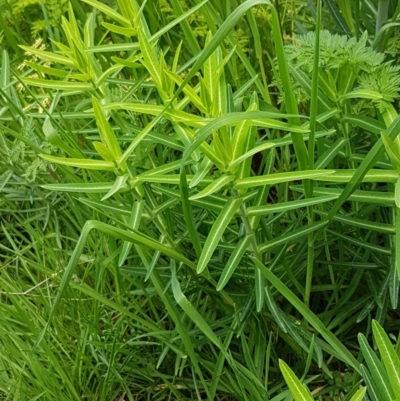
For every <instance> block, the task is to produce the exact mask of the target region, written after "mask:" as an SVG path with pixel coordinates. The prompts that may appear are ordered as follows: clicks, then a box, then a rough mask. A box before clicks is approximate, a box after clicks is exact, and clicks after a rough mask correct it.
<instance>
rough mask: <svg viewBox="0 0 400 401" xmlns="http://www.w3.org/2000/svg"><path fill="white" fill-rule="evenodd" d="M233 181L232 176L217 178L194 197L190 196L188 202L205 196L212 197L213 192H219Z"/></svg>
mask: <svg viewBox="0 0 400 401" xmlns="http://www.w3.org/2000/svg"><path fill="white" fill-rule="evenodd" d="M234 179H235V177H234V176H233V175H222V176H221V177H219V178H217V179H216V180H215V181H214V182H212V183H211V184H210V185H207V187H205V188H204V189H203V190H202V191H200V192H198V193H197V194H196V195H192V196H191V197H190V198H189V200H195V199H201V198H204V197H205V196H208V195H212V194H213V193H214V192H217V191H219V190H220V189H221V188H223V187H225V186H226V185H228V184H229V183H230V182H232V181H233V180H234Z"/></svg>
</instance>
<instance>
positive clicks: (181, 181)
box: [0, 0, 400, 401]
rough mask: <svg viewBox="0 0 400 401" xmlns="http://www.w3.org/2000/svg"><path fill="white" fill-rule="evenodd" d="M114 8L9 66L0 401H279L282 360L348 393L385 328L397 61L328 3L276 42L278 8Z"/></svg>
mask: <svg viewBox="0 0 400 401" xmlns="http://www.w3.org/2000/svg"><path fill="white" fill-rule="evenodd" d="M75 3H77V2H75ZM75 3H74V5H75ZM117 3H118V4H117V5H114V4H111V5H109V4H105V3H104V2H99V1H95V0H86V1H85V2H84V3H82V4H81V3H78V4H80V5H81V6H82V7H85V8H83V10H89V11H92V10H93V12H91V13H89V14H88V15H87V16H86V15H85V13H84V12H83V13H82V12H81V11H82V9H81V8H79V7H73V6H72V5H70V6H69V9H68V18H65V17H64V18H62V20H61V28H62V30H60V32H59V36H60V37H59V39H57V40H54V41H52V44H51V45H48V44H45V46H46V48H45V49H40V48H35V47H27V46H24V45H22V46H21V48H22V50H23V51H24V52H27V53H28V54H27V55H26V60H25V63H24V64H22V65H21V63H20V61H21V60H18V59H15V60H11V61H10V60H9V53H8V52H3V55H2V67H1V75H0V82H1V83H0V88H1V91H0V95H1V102H2V106H4V107H2V108H1V111H0V112H1V115H0V147H1V152H2V156H4V157H2V158H1V159H0V163H1V164H0V166H1V173H0V177H1V178H0V188H1V191H2V195H3V196H2V198H1V199H0V207H1V211H2V216H1V218H2V224H3V226H2V229H3V231H2V233H1V235H2V237H1V239H2V245H1V249H2V252H4V257H3V256H2V258H4V261H5V263H4V265H5V269H4V272H1V276H0V277H1V280H2V282H3V283H4V284H3V285H4V287H5V290H4V293H2V294H1V295H2V296H3V298H4V305H2V308H3V309H4V316H5V318H4V320H5V321H4V327H5V328H4V330H3V331H2V332H1V333H0V341H1V344H2V347H4V349H7V350H8V349H9V350H11V352H8V353H4V354H2V356H1V359H0V361H1V363H2V372H4V374H2V375H0V389H1V391H2V393H3V394H4V397H8V399H12V398H11V397H13V394H15V393H16V392H17V394H18V396H15V397H14V399H18V397H19V398H20V399H27V398H29V397H30V398H33V399H34V398H35V397H36V398H40V397H42V399H48V400H53V399H55V398H57V399H60V400H63V399H65V400H70V399H88V400H92V399H100V400H109V399H111V400H113V399H121V398H123V397H125V398H127V399H129V400H133V399H152V400H157V399H159V400H165V399H168V398H171V399H182V400H183V399H199V400H200V399H217V400H218V399H219V400H230V399H235V400H236V399H237V400H249V399H251V400H264V399H266V398H267V399H268V398H269V399H271V400H275V401H278V400H280V399H284V397H287V398H290V397H291V396H290V393H289V391H288V390H287V389H286V388H285V386H284V383H283V382H282V379H281V375H280V373H279V359H285V360H286V361H288V362H289V361H290V364H291V367H292V368H293V371H295V372H303V377H302V382H304V383H307V384H308V385H309V386H310V388H311V386H313V387H314V388H313V391H315V390H316V389H317V388H318V387H316V386H318V384H317V383H316V376H312V375H314V374H317V373H320V371H321V370H322V371H323V372H324V374H325V377H329V378H332V372H340V374H342V373H343V372H346V375H347V376H346V382H345V383H343V386H342V387H341V386H340V383H338V384H337V387H338V388H340V390H341V391H340V397H341V396H342V395H344V394H345V393H346V392H347V391H348V390H349V392H348V393H347V394H346V396H347V397H348V398H350V397H351V396H353V394H352V393H351V392H352V390H354V392H356V391H358V387H359V382H358V380H359V378H358V377H359V376H358V375H359V374H363V368H362V367H360V363H359V360H357V356H358V354H357V349H356V347H355V346H354V344H355V343H356V340H355V339H356V336H357V333H358V332H365V331H366V330H368V325H369V322H370V315H373V317H375V318H376V319H377V320H378V321H379V322H380V323H382V324H383V323H385V321H386V319H387V316H388V315H389V313H388V312H389V311H390V316H394V317H391V318H393V319H395V318H397V312H396V308H397V305H398V290H399V288H398V273H397V271H396V263H395V260H396V252H397V249H399V247H398V246H396V241H398V238H400V236H399V235H396V233H397V232H398V227H397V226H398V224H397V222H396V218H397V215H398V213H397V203H396V199H397V196H396V194H397V192H398V191H396V183H397V182H398V171H397V169H396V168H397V167H396V160H397V159H396V158H397V157H398V155H396V154H395V155H394V156H393V154H392V153H391V152H390V150H391V146H390V145H391V144H397V141H398V139H397V135H398V133H399V129H400V128H399V127H400V125H399V124H400V123H399V119H398V117H397V108H396V104H395V103H394V101H395V100H396V99H397V96H398V95H397V92H398V90H397V86H398V85H397V76H396V74H397V69H396V67H393V66H392V65H390V63H389V62H388V61H389V60H387V61H385V64H383V65H382V63H383V60H384V57H383V56H382V55H380V54H378V53H377V52H376V51H375V50H373V49H371V48H370V47H369V41H368V38H367V36H361V40H359V41H357V40H356V39H349V38H348V37H344V36H343V37H341V36H334V35H332V34H330V33H328V32H326V31H323V30H320V28H321V26H322V22H323V17H324V18H326V10H324V8H323V7H322V5H323V4H322V2H318V4H317V7H316V10H315V11H316V13H315V16H316V27H317V29H316V33H315V34H314V35H313V34H311V33H309V34H307V35H305V36H302V37H300V38H299V39H298V41H297V42H295V45H293V46H286V47H285V46H284V41H283V38H282V26H283V29H286V28H287V27H288V25H287V24H288V22H287V20H286V14H285V12H284V10H283V9H282V7H281V6H282V3H280V2H274V4H271V2H269V1H267V0H248V1H245V2H237V3H235V2H232V3H231V2H227V3H226V4H222V3H221V2H218V1H208V2H207V1H202V2H190V1H187V2H186V3H185V4H184V5H182V4H181V2H178V1H170V2H168V3H167V4H166V3H165V2H164V3H163V4H162V7H163V8H165V9H166V10H167V11H168V12H167V11H166V12H165V13H164V14H163V15H160V13H159V10H158V4H159V3H158V2H156V1H150V0H149V1H147V2H137V3H136V2H130V1H124V0H120V1H118V2H117ZM293 4H295V3H293ZM168 7H169V8H168ZM295 7H300V6H298V3H297V2H296V4H295ZM304 8H306V7H305V6H304V4H303V5H302V8H301V9H304ZM194 16H195V18H196V19H197V20H195V19H194ZM200 16H201V17H200ZM260 19H262V20H263V21H265V22H268V24H267V23H265V24H264V25H262V24H260V23H259V21H260ZM282 20H284V24H283V25H282ZM257 21H258V23H257ZM197 28H198V29H197ZM196 29H197V30H196ZM239 29H240V30H239ZM199 30H200V31H201V32H200V33H199ZM250 31H251V33H252V35H249V34H248V32H250ZM242 33H243V36H241V35H242ZM290 35H291V36H292V32H290ZM240 38H243V40H240ZM250 38H252V39H250ZM271 38H272V39H271ZM238 42H240V43H238ZM299 45H300V46H301V47H299ZM52 46H54V47H52ZM329 52H332V53H333V55H334V57H331V58H329V57H328V53H329ZM354 52H357V54H358V55H359V57H360V59H354V56H353V53H354ZM265 56H269V57H270V59H271V62H270V63H269V62H268V63H267V62H265V60H264V59H266V58H267V57H265ZM274 57H275V58H276V61H273V60H272V59H273V58H274ZM238 60H240V62H241V64H242V65H243V66H242V67H241V68H240V69H238V68H237V64H238ZM322 65H324V66H325V65H326V66H327V67H326V68H325V67H324V68H322ZM350 65H351V66H352V68H349V66H350ZM17 66H22V67H23V68H22V69H21V70H18V69H17V68H16V67H17ZM267 67H271V68H267ZM319 67H321V68H319ZM383 73H385V76H384V77H383V76H382V74H383ZM272 79H274V82H275V83H276V87H272V86H268V85H269V84H270V83H271V81H272ZM295 87H297V89H298V88H301V91H302V92H301V94H303V95H304V98H305V101H304V102H300V101H299V99H298V98H297V97H296V96H295V92H294V91H293V88H295ZM276 91H277V92H279V94H278V93H276ZM278 97H279V98H280V103H278V102H277V98H278ZM366 98H367V99H366ZM367 102H368V103H367ZM274 105H278V106H279V108H277V107H275V106H274ZM382 132H383V133H384V134H382ZM388 144H389V146H388ZM385 145H386V148H385ZM396 146H397V145H396ZM385 149H387V154H386V153H385ZM394 153H395V152H394ZM388 157H389V158H390V159H391V161H392V162H393V164H394V168H395V169H393V166H392V165H391V164H390V163H389V159H388ZM21 270H22V272H21ZM20 311H22V312H23V313H22V312H20ZM15 314H19V315H18V316H19V317H18V319H15V318H14V317H13V316H14V315H15ZM31 315H32V320H29V316H31ZM20 333H25V334H20ZM60 333H61V334H60ZM24 347H25V348H24ZM24 350H27V352H25V353H23V352H22V351H24ZM50 351H51V353H50V354H49V355H50V356H49V357H47V356H46V355H47V353H48V352H50ZM48 366H52V369H53V370H52V372H51V375H49V376H48V380H49V381H50V382H51V383H50V385H49V386H48V387H49V388H48V390H43V383H44V381H45V379H46V378H47V377H46V375H45V372H46V368H47V367H48ZM21 367H22V368H21ZM288 372H289V371H288V370H286V373H288ZM300 375H301V373H300ZM309 375H311V376H309ZM350 375H351V377H353V378H354V380H353V383H352V385H350V384H349V382H348V381H349V380H348V378H349V377H350ZM66 378H67V379H68V380H66ZM17 379H19V380H17ZM332 380H333V378H332ZM63 381H65V382H66V385H61V383H62V382H63ZM293 382H295V381H294V380H292V384H293ZM10 383H11V385H10ZM289 386H290V385H289ZM18 391H19V393H18ZM362 391H363V390H360V392H359V393H358V396H360V394H361V393H362ZM303 393H304V392H303ZM304 394H305V393H304ZM335 395H336V394H334V396H335ZM323 396H324V395H323ZM360 397H361V396H360ZM6 399H7V398H6Z"/></svg>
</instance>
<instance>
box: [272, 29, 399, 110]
mask: <svg viewBox="0 0 400 401" xmlns="http://www.w3.org/2000/svg"><path fill="white" fill-rule="evenodd" d="M315 37H316V36H315V32H309V33H307V34H305V35H301V36H297V37H296V38H295V40H294V41H293V43H291V44H288V45H286V46H285V50H286V54H287V58H288V60H289V62H290V63H291V65H292V66H294V67H295V68H297V69H300V70H302V71H303V72H304V73H306V74H307V75H308V76H311V74H312V70H313V63H314V55H315ZM319 67H320V77H321V79H322V80H323V81H324V82H325V83H326V85H327V86H328V89H329V90H327V91H326V93H325V94H326V96H327V97H328V98H329V99H330V100H331V101H334V102H337V101H339V100H340V98H341V96H342V95H345V92H351V91H354V90H358V89H363V90H369V91H373V92H374V93H379V94H380V95H381V99H378V100H377V99H375V98H373V99H357V98H356V97H355V100H353V101H352V107H353V112H354V113H356V114H359V113H366V114H371V113H372V114H374V112H373V110H372V109H373V108H374V107H376V108H378V110H380V111H381V112H382V111H384V110H386V109H387V108H388V107H390V103H393V102H394V101H396V100H397V99H400V74H399V71H400V67H398V66H395V65H394V64H393V61H392V60H391V61H385V54H384V53H379V52H377V51H375V50H374V49H373V48H372V47H371V46H368V34H367V32H365V33H364V34H363V35H362V36H361V38H360V39H359V40H356V38H349V37H347V36H345V35H337V34H335V35H333V34H331V33H330V32H329V31H327V30H323V31H321V33H320V56H319ZM292 81H293V88H294V93H295V95H296V97H297V100H298V102H299V103H303V104H306V103H307V102H308V100H309V94H308V93H307V91H306V90H305V88H304V87H303V86H302V85H301V84H300V83H299V82H297V81H296V79H295V78H294V77H292ZM279 82H280V78H279V74H278V76H277V78H276V80H275V81H274V84H276V85H277V86H278V87H279ZM349 83H350V84H349ZM327 86H325V88H324V87H321V88H320V89H321V90H322V91H324V89H325V90H326V89H327ZM344 91H345V92H344ZM280 100H281V99H280Z"/></svg>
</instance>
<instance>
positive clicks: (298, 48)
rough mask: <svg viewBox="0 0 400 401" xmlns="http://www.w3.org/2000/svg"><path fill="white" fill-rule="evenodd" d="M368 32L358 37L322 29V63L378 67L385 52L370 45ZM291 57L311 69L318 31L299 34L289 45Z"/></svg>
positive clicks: (324, 65)
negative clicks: (368, 43)
mask: <svg viewBox="0 0 400 401" xmlns="http://www.w3.org/2000/svg"><path fill="white" fill-rule="evenodd" d="M367 39H368V36H367V32H365V33H364V34H363V35H362V37H361V38H360V39H359V40H358V41H357V40H356V38H350V39H349V38H348V37H347V36H345V35H332V34H331V33H330V32H329V31H327V30H324V31H321V33H320V57H319V63H320V67H321V68H323V69H327V70H332V69H338V68H341V67H344V66H346V67H349V66H350V67H358V68H360V69H362V70H367V69H370V68H371V67H377V66H379V65H381V64H382V62H383V61H384V55H383V54H381V53H377V52H376V51H374V50H373V49H372V48H371V47H368V46H367ZM286 51H287V55H288V59H289V61H295V62H296V64H297V65H299V66H301V67H302V68H303V69H304V70H305V71H307V72H311V71H312V68H313V62H314V53H315V32H308V33H307V34H306V35H302V36H298V37H296V39H295V43H294V44H292V45H287V46H286Z"/></svg>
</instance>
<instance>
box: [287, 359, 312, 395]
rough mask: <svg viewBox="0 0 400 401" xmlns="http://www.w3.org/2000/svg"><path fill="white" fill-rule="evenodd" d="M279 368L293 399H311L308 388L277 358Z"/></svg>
mask: <svg viewBox="0 0 400 401" xmlns="http://www.w3.org/2000/svg"><path fill="white" fill-rule="evenodd" d="M279 368H280V370H281V372H282V374H283V377H284V379H285V382H286V384H287V385H288V387H289V389H290V392H291V393H292V395H293V398H294V399H295V401H313V399H312V397H311V395H310V393H309V391H308V389H307V388H306V387H305V386H304V385H303V384H302V383H301V381H300V380H299V379H298V378H297V377H296V375H295V374H294V372H293V371H292V370H291V369H290V368H289V366H288V365H287V364H286V363H285V362H284V361H282V359H279Z"/></svg>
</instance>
